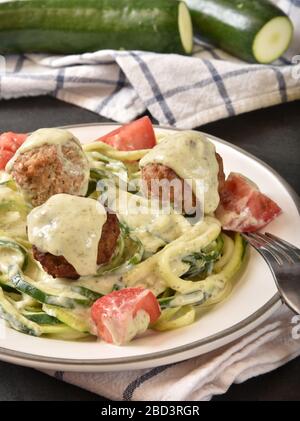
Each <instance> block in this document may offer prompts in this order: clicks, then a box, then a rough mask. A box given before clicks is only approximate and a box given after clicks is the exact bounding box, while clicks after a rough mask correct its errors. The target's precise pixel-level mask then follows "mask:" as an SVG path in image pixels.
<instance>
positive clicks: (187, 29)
mask: <svg viewBox="0 0 300 421" xmlns="http://www.w3.org/2000/svg"><path fill="white" fill-rule="evenodd" d="M178 26H179V34H180V38H181V42H182V46H183V49H184V51H185V52H186V54H191V53H192V51H193V45H194V39H193V38H194V33H193V24H192V18H191V14H190V11H189V9H188V7H187V5H186V4H185V3H183V2H180V3H179V6H178Z"/></svg>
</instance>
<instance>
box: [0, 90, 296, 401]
mask: <svg viewBox="0 0 300 421" xmlns="http://www.w3.org/2000/svg"><path fill="white" fill-rule="evenodd" d="M103 121H107V120H105V119H104V118H102V117H99V116H97V115H96V114H93V113H91V112H89V111H86V110H83V109H80V108H77V107H74V106H71V105H69V104H66V103H63V102H59V101H57V100H55V99H52V98H49V97H40V98H27V99H19V100H11V101H1V102H0V132H3V131H9V130H12V131H20V132H26V131H31V130H35V129H37V128H40V127H52V126H61V125H68V124H81V123H94V122H103ZM201 130H203V131H206V132H208V133H210V134H213V135H215V136H219V137H222V138H223V139H225V140H228V141H230V142H232V143H233V144H235V145H238V146H240V147H242V148H244V149H246V150H247V151H248V152H251V153H252V154H254V155H256V156H257V157H259V158H261V159H262V160H264V161H265V162H266V163H268V164H269V165H271V166H272V167H273V168H274V169H275V170H276V171H277V172H279V174H280V175H282V176H283V177H284V178H285V179H286V180H287V181H288V182H289V183H290V185H291V186H292V187H293V188H294V189H295V190H296V192H297V193H298V194H300V165H299V162H300V101H296V102H293V103H289V104H283V105H280V106H276V107H272V108H269V109H264V110H259V111H255V112H251V113H247V114H244V115H241V116H238V117H233V118H229V119H226V120H221V121H218V122H216V123H211V124H207V125H205V126H202V127H201ZM299 373H300V358H298V359H296V360H294V361H292V362H290V363H289V364H287V365H285V366H284V367H281V368H280V369H278V370H276V371H274V372H272V373H269V374H266V375H263V376H260V377H258V378H254V379H251V380H249V381H247V382H245V383H243V384H241V385H233V386H232V387H231V388H230V390H229V391H228V392H227V393H226V394H225V395H222V396H219V397H216V398H215V399H214V400H226V401H228V400H300V377H299ZM3 400H26V401H28V400H66V401H70V400H76V401H87V400H103V398H101V397H99V396H96V395H93V394H91V393H88V392H86V391H83V390H81V389H79V388H77V387H74V386H71V385H68V384H65V383H63V382H60V381H58V380H56V379H53V378H50V377H48V376H46V375H45V374H42V373H39V372H37V371H35V370H33V369H29V368H24V367H18V366H14V365H11V364H6V363H0V401H3Z"/></svg>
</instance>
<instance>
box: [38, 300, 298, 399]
mask: <svg viewBox="0 0 300 421" xmlns="http://www.w3.org/2000/svg"><path fill="white" fill-rule="evenodd" d="M174 334H175V333H174ZM299 345H300V317H299V316H294V315H293V313H292V312H291V311H290V310H288V309H287V308H286V307H285V306H282V307H281V308H280V309H279V310H278V311H277V312H276V313H275V314H274V315H273V316H272V317H271V318H270V319H269V320H268V321H267V322H265V323H264V324H263V325H262V326H261V327H259V328H257V329H256V330H254V331H253V332H251V333H250V334H248V335H246V336H244V337H243V338H241V339H239V340H237V341H235V342H233V343H231V344H229V345H227V346H224V347H223V348H220V349H218V350H216V351H213V352H211V353H209V354H205V355H202V356H199V357H197V358H193V359H190V360H187V361H184V362H180V363H177V364H171V365H165V366H162V367H156V368H152V369H146V370H136V371H133V370H131V371H124V372H110V373H70V372H62V371H58V372H55V373H54V372H51V371H46V373H47V374H50V375H52V376H55V377H56V378H58V379H60V380H64V381H66V382H68V383H71V384H74V385H76V386H79V387H82V388H84V389H87V390H89V391H91V392H94V393H97V394H99V395H101V396H104V397H106V398H108V399H112V400H125V401H131V400H132V401H136V400H141V401H151V400H157V401H189V400H191V401H207V400H210V399H211V398H212V397H213V396H214V395H220V394H222V393H225V392H226V391H227V390H228V388H229V387H230V386H231V385H232V384H233V383H242V382H244V381H246V380H248V379H249V378H251V377H255V376H258V375H260V374H263V373H266V372H269V371H271V370H275V369H276V368H278V367H280V366H282V365H283V364H286V363H287V362H288V361H290V360H292V359H293V358H296V357H297V356H299V355H300V346H299Z"/></svg>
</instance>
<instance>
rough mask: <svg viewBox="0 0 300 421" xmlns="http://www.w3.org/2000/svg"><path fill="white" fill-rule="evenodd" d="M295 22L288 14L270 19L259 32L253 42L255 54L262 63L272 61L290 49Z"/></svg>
mask: <svg viewBox="0 0 300 421" xmlns="http://www.w3.org/2000/svg"><path fill="white" fill-rule="evenodd" d="M293 30H294V28H293V24H292V22H291V20H290V19H289V18H288V17H287V16H279V17H276V18H274V19H272V20H270V21H269V22H268V23H267V24H266V25H264V26H263V27H262V29H261V30H260V31H259V32H258V33H257V35H256V37H255V39H254V43H253V55H254V57H255V59H256V60H257V61H258V62H259V63H262V64H268V63H272V62H273V61H275V60H277V59H278V58H279V57H281V56H282V55H283V54H284V52H285V51H286V50H287V49H288V47H289V45H290V42H291V40H292V37H293Z"/></svg>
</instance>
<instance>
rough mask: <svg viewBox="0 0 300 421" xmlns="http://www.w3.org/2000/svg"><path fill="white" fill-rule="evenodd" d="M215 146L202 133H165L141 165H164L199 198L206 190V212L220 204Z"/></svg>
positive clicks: (142, 160)
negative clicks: (200, 193)
mask: <svg viewBox="0 0 300 421" xmlns="http://www.w3.org/2000/svg"><path fill="white" fill-rule="evenodd" d="M215 153H216V150H215V147H214V145H213V144H212V143H211V142H210V141H209V140H208V139H207V138H206V137H205V136H203V135H202V134H200V133H196V132H192V131H185V132H180V133H176V134H172V135H169V136H166V137H165V139H163V140H162V141H161V142H160V143H159V144H158V145H157V146H155V147H154V148H153V149H151V150H150V152H148V153H147V155H145V156H144V158H142V159H141V161H140V167H141V168H143V167H145V166H146V165H148V164H153V163H157V164H162V165H165V166H167V167H169V168H171V169H172V170H173V171H174V172H175V173H176V174H177V175H178V176H179V177H181V178H182V179H183V180H185V181H186V183H187V184H189V185H190V187H191V188H192V190H193V192H194V194H195V195H196V196H197V198H198V200H200V201H201V197H199V196H201V195H199V191H201V190H203V191H204V195H203V196H204V197H203V200H204V212H205V213H206V214H209V213H211V212H214V211H215V210H216V208H217V206H218V204H219V194H218V172H219V166H218V162H217V159H216V156H215ZM199 189H200V190H199Z"/></svg>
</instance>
